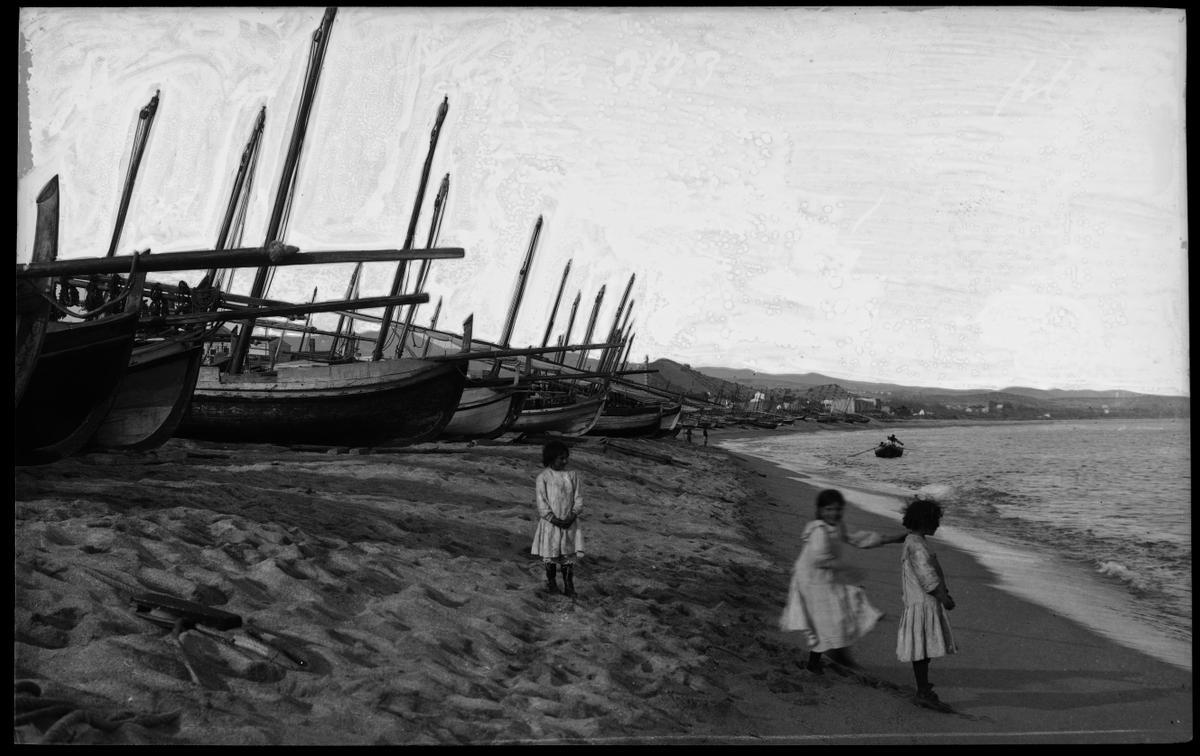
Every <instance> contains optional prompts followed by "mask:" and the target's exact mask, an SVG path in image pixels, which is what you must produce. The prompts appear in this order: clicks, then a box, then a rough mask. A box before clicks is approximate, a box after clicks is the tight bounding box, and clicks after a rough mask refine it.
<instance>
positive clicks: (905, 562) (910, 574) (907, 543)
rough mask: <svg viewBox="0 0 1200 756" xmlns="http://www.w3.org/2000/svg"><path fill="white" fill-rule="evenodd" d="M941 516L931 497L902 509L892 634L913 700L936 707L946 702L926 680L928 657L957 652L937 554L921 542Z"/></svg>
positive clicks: (949, 600)
mask: <svg viewBox="0 0 1200 756" xmlns="http://www.w3.org/2000/svg"><path fill="white" fill-rule="evenodd" d="M941 521H942V507H941V505H939V504H938V503H937V502H936V501H934V500H932V499H928V498H917V499H914V500H913V501H912V502H910V503H909V504H908V506H907V507H905V508H904V520H903V523H904V527H906V528H908V537H906V538H905V539H904V550H903V551H902V552H901V553H900V581H901V587H902V590H903V595H904V611H903V612H902V613H901V615H900V627H899V629H898V631H897V637H896V657H897V658H898V659H899V660H900V661H902V662H912V667H913V675H914V676H915V677H916V680H917V695H916V697H915V699H914V701H915V702H916V703H917V704H918V705H921V706H926V707H930V708H936V709H944V708H946V707H945V704H943V703H942V702H941V701H939V700H938V697H937V694H936V693H934V692H933V686H932V685H930V684H929V660H930V659H933V658H936V657H939V656H946V655H947V654H954V653H958V647H957V646H956V645H955V644H954V635H953V634H952V633H951V632H950V620H949V618H948V617H947V616H946V612H948V611H949V610H951V609H953V608H954V606H955V604H954V599H953V598H951V596H950V590H949V588H948V587H947V586H946V576H945V575H944V574H942V567H941V565H940V564H938V560H937V556H936V555H935V554H934V553H933V552H932V551H930V550H929V544H928V543H926V541H925V538H926V536H931V535H933V534H934V533H936V532H937V529H938V525H940V524H941Z"/></svg>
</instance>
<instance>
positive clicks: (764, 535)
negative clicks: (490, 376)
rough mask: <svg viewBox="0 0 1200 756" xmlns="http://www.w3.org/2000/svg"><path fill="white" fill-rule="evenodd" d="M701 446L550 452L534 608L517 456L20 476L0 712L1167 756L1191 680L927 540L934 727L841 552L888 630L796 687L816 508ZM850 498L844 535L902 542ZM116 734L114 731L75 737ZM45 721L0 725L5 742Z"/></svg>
mask: <svg viewBox="0 0 1200 756" xmlns="http://www.w3.org/2000/svg"><path fill="white" fill-rule="evenodd" d="M758 433H761V431H758V432H755V431H749V432H748V433H747V434H746V435H751V434H753V435H757V434H758ZM712 435H713V436H715V437H716V438H715V439H711V438H710V445H712V446H713V448H704V447H703V446H702V445H701V444H700V443H695V442H694V443H693V444H691V445H690V446H689V445H688V444H687V443H686V442H683V441H682V440H680V439H666V440H659V441H645V440H639V439H622V440H620V441H619V442H618V443H614V444H613V445H611V447H610V446H609V445H607V444H604V443H601V442H600V441H599V440H598V439H590V440H585V441H583V442H581V443H580V444H578V445H575V446H573V451H572V465H573V466H574V467H576V468H577V469H579V470H580V472H581V474H582V475H583V479H584V481H585V495H586V501H587V502H588V506H589V507H590V512H586V513H585V515H584V520H583V522H584V527H585V543H586V548H587V554H586V556H585V557H584V558H583V559H582V560H581V561H580V564H579V566H578V567H577V570H576V585H577V589H578V590H579V592H580V596H579V598H578V599H577V600H574V601H572V600H569V599H566V598H565V597H562V596H552V595H547V594H546V593H545V590H544V588H543V585H544V577H543V575H542V570H541V565H540V564H538V563H537V562H536V560H534V559H532V558H531V557H530V555H529V542H530V537H531V533H532V523H533V513H532V506H531V503H530V491H531V490H532V489H531V487H532V482H533V479H534V477H535V476H536V473H537V472H538V470H539V469H540V462H539V460H540V449H539V448H538V447H537V446H535V445H521V444H506V443H490V444H477V445H474V446H468V445H464V444H457V445H452V444H443V445H428V446H425V447H421V448H411V449H408V450H391V451H387V452H384V451H382V450H379V451H376V452H373V451H372V450H350V453H335V451H333V450H331V451H328V452H324V453H319V452H316V451H314V450H293V449H288V448H286V447H277V446H267V445H261V446H258V445H244V446H232V445H231V446H222V445H214V444H200V443H192V442H182V441H177V440H176V441H172V442H169V443H168V445H166V446H165V447H163V448H162V449H160V450H157V451H155V452H149V453H144V454H140V455H139V454H128V455H116V454H111V455H109V454H93V455H84V456H82V457H80V458H78V459H72V460H68V461H66V462H64V463H62V464H57V465H54V466H48V467H44V468H17V469H16V476H15V477H16V485H15V487H14V490H15V500H16V502H15V504H16V505H15V515H14V528H15V536H14V548H15V558H14V589H15V596H14V613H15V618H14V620H15V621H14V626H15V630H14V636H15V643H14V682H15V683H18V684H19V685H20V686H21V690H22V691H23V692H22V693H21V695H19V696H18V703H19V704H20V705H21V706H25V707H28V706H35V705H36V704H37V702H38V700H39V699H38V698H37V697H33V696H32V695H31V694H30V693H28V691H29V690H30V686H36V688H37V690H38V696H40V699H41V700H45V701H47V702H49V701H57V702H68V703H69V705H70V706H73V707H75V709H74V711H73V712H72V715H71V716H75V715H85V716H83V717H82V718H78V717H77V719H76V720H74V721H73V722H70V723H69V724H70V727H66V726H65V725H62V724H61V722H60V724H59V725H57V726H58V728H59V729H58V730H57V731H55V732H56V733H57V737H59V738H66V740H65V742H73V743H92V744H115V743H161V744H175V745H178V744H231V745H232V744H273V745H287V744H291V745H347V744H359V745H382V744H399V745H446V744H466V745H486V744H505V743H507V744H526V743H530V744H532V743H539V744H613V743H623V744H662V743H680V744H682V743H690V744H700V745H703V744H744V743H796V744H804V743H819V744H825V743H829V744H833V743H836V744H900V745H905V744H936V743H948V742H962V743H1025V742H1056V743H1066V742H1087V743H1109V742H1122V743H1132V742H1180V741H1186V740H1190V739H1191V730H1192V714H1191V701H1192V698H1191V676H1190V674H1184V673H1181V672H1180V671H1179V670H1178V669H1176V668H1174V667H1170V666H1169V665H1165V664H1161V663H1158V662H1155V661H1154V660H1152V659H1147V658H1145V657H1143V656H1141V655H1138V654H1135V653H1132V652H1128V651H1126V650H1124V649H1122V648H1120V647H1119V646H1117V645H1116V644H1114V643H1112V642H1110V641H1107V640H1106V639H1103V638H1101V637H1099V636H1095V635H1094V634H1090V633H1088V632H1087V631H1084V630H1082V629H1081V628H1080V627H1079V626H1078V625H1077V624H1075V623H1072V622H1070V621H1068V620H1066V619H1065V618H1062V617H1059V616H1057V615H1055V614H1054V613H1052V612H1047V611H1044V610H1042V609H1041V608H1040V607H1037V606H1036V605H1033V604H1030V603H1028V602H1023V601H1020V600H1017V599H1015V598H1012V597H1010V596H1008V595H1007V594H1004V593H1003V591H1001V590H999V589H997V588H993V587H991V578H992V577H993V576H992V575H991V574H990V573H989V572H988V571H987V570H986V569H984V568H983V567H981V566H980V565H979V564H978V563H976V562H975V561H974V560H972V559H971V558H970V557H969V556H968V555H966V554H963V553H959V552H956V551H955V550H953V549H949V548H948V547H947V546H945V545H944V544H942V543H940V542H935V543H934V548H935V550H936V551H937V553H938V554H939V557H940V558H941V560H942V563H943V565H944V566H945V567H946V572H947V576H948V579H949V581H950V582H951V583H952V585H953V587H954V593H955V596H956V598H957V599H958V601H959V608H958V609H957V610H956V612H955V613H954V614H953V615H952V617H951V622H952V624H953V626H954V628H955V634H956V637H957V638H958V641H959V644H960V646H961V647H962V652H961V653H960V654H958V655H956V656H952V657H948V658H947V659H942V660H936V661H935V662H934V664H933V665H932V669H931V680H932V682H933V683H934V684H935V685H937V686H938V691H939V694H940V695H941V697H942V699H943V700H945V701H947V702H948V703H950V704H951V705H953V706H956V707H957V708H958V709H959V711H960V713H959V714H955V715H947V714H942V713H938V712H932V711H928V710H924V709H919V708H917V707H915V706H914V705H913V704H912V703H911V701H910V700H909V697H910V695H911V688H912V682H911V679H910V678H911V669H909V668H908V666H907V665H901V664H899V663H898V662H896V661H895V657H894V643H895V638H894V632H895V621H896V620H895V618H896V616H898V605H899V574H898V573H899V570H898V564H897V562H898V558H899V551H898V550H897V549H898V547H884V548H880V549H875V550H868V551H858V550H854V551H853V553H852V554H850V555H849V556H850V558H851V559H852V560H853V563H854V564H855V565H856V566H858V567H861V568H863V569H864V571H865V572H866V574H867V580H866V583H865V585H866V587H867V591H868V594H869V596H870V597H871V600H872V603H874V604H875V605H876V606H877V607H878V608H880V609H881V610H883V611H885V612H887V614H888V616H887V617H885V619H884V620H882V621H881V622H880V624H879V625H878V626H877V627H876V628H875V630H874V631H873V632H872V633H870V634H868V636H867V637H866V638H864V639H863V641H862V642H861V643H860V644H859V646H858V648H857V649H856V651H857V653H856V657H857V659H858V660H859V663H860V664H862V665H863V667H864V670H863V672H862V673H861V674H860V675H858V676H855V677H846V678H843V677H839V676H838V675H836V674H826V675H825V676H823V677H814V676H812V675H811V674H809V673H807V672H805V671H804V669H803V661H804V656H803V649H800V648H799V647H798V645H797V639H796V637H795V636H794V634H787V633H782V632H780V631H779V630H778V629H777V628H778V626H777V621H778V616H779V613H780V612H781V611H782V608H783V601H784V598H785V591H786V588H787V582H788V579H789V573H790V569H791V564H792V561H793V560H794V559H795V556H796V554H795V553H794V545H795V543H796V540H797V536H798V534H799V531H800V529H801V528H802V527H803V525H804V524H805V523H806V522H807V521H808V520H809V519H811V516H812V507H811V499H812V496H813V495H814V493H815V489H814V488H813V487H812V485H811V484H809V483H805V482H804V480H803V479H800V480H797V479H796V478H797V476H796V474H795V473H794V472H792V471H789V470H786V469H784V468H782V467H777V466H775V465H771V464H770V463H768V462H765V461H763V460H759V459H757V458H753V457H747V456H745V455H739V454H736V453H733V452H730V451H728V450H724V449H721V448H719V447H716V446H715V443H714V441H719V440H723V439H724V438H729V437H731V436H732V435H733V434H726V433H725V432H724V431H723V430H718V431H716V432H715V433H714V434H712ZM630 450H632V453H630ZM639 451H640V452H642V456H638V452H639ZM431 452H432V453H431ZM647 453H648V454H650V455H651V456H649V457H647V456H646V454H647ZM655 457H657V458H658V459H655ZM664 458H665V460H667V462H666V463H664V461H663V459H664ZM847 498H848V499H849V500H850V501H849V503H850V507H849V508H848V510H847V521H848V524H850V525H851V526H853V527H859V528H870V529H880V530H883V531H884V532H893V530H894V529H897V528H898V527H899V526H898V518H894V519H895V521H890V520H889V519H888V518H886V517H881V516H879V515H875V514H872V513H870V512H867V511H864V510H862V509H861V508H859V507H857V506H855V502H854V496H853V495H851V496H848V497H847ZM935 541H936V539H935ZM130 591H133V592H136V591H156V592H162V593H169V594H172V595H177V596H180V597H185V598H189V597H190V598H193V599H197V600H200V599H202V600H203V603H205V604H208V605H211V606H217V607H220V608H222V609H225V610H227V611H232V612H235V613H237V614H239V615H241V616H244V617H245V618H246V619H247V621H248V622H251V623H252V624H253V625H254V626H255V627H260V628H265V629H267V630H269V631H271V630H273V631H276V632H279V633H283V634H285V635H286V636H287V638H288V639H289V640H290V641H291V642H293V643H294V644H295V645H296V646H297V647H298V648H300V649H302V650H303V651H305V652H306V653H308V654H310V661H311V663H310V664H309V666H308V667H307V668H306V669H303V670H296V669H290V670H288V669H279V668H278V667H275V666H272V665H271V664H267V663H265V662H261V661H260V662H256V663H252V664H249V666H247V660H246V657H245V656H244V655H242V656H239V655H238V654H237V653H235V652H234V651H231V650H229V649H227V648H225V647H223V646H221V645H220V644H217V643H215V642H213V641H211V640H209V639H207V638H203V637H198V636H196V634H195V633H190V632H184V633H182V634H181V635H179V636H178V638H177V640H176V642H173V641H172V638H171V634H170V633H169V632H167V633H165V634H164V632H163V630H162V629H161V628H155V627H152V626H148V623H146V622H145V621H144V620H140V619H138V618H137V617H135V616H132V615H131V613H130V612H129V611H128V610H127V608H126V606H125V602H126V596H127V594H128V592H130ZM189 662H190V664H191V666H190V667H189V666H187V664H188V663H189ZM192 670H195V671H197V672H198V673H199V678H200V679H199V680H194V679H192V677H191V675H190V674H189V673H190V672H191V671H192ZM60 705H61V704H60ZM118 712H136V713H138V717H137V721H135V722H134V721H131V722H130V723H128V724H125V725H123V726H119V727H116V728H115V729H111V730H105V729H103V728H97V727H89V726H88V723H89V722H91V721H105V720H104V718H106V717H107V721H110V722H111V721H112V718H113V717H114V716H115V714H116V713H118ZM60 713H61V712H60ZM171 716H174V717H175V718H174V719H171V718H170V717H171ZM91 717H97V718H100V719H99V720H93V719H91ZM48 721H49V722H50V724H53V720H52V719H51V720H48ZM122 721H125V720H122ZM39 724H41V725H42V727H38V726H35V725H39ZM135 725H136V726H135ZM45 726H48V725H45V723H40V722H26V723H25V724H21V725H20V726H18V723H17V722H16V721H14V742H32V741H34V740H37V739H39V738H45V737H46V736H47V735H48V734H50V731H47V730H46V729H44V727H45Z"/></svg>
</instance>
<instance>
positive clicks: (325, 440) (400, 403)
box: [177, 358, 466, 446]
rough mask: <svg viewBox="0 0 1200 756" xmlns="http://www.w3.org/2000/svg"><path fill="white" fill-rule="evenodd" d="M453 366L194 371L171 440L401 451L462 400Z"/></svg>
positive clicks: (441, 423)
mask: <svg viewBox="0 0 1200 756" xmlns="http://www.w3.org/2000/svg"><path fill="white" fill-rule="evenodd" d="M465 381H466V373H465V372H464V368H463V366H462V365H461V364H460V363H456V362H434V361H431V360H421V359H407V358H405V359H391V360H378V361H374V362H352V363H344V364H332V365H304V366H281V367H280V368H279V370H278V371H277V372H276V373H274V374H256V373H245V374H241V375H226V374H223V373H220V372H219V371H218V370H217V368H215V367H208V366H205V367H202V368H201V369H200V376H199V378H198V380H197V381H196V390H195V392H194V393H193V394H192V401H191V403H190V404H189V406H188V410H187V413H186V414H185V415H184V419H183V422H182V423H181V424H180V426H179V430H178V432H177V435H180V436H184V437H187V438H198V439H205V440H211V441H233V442H253V443H275V444H321V445H329V446H384V445H386V446H405V445H408V444H415V443H422V442H425V441H431V440H433V439H434V438H436V437H437V436H438V435H439V434H440V433H441V432H442V431H443V429H445V427H446V425H447V424H448V423H449V422H450V419H451V418H452V417H453V416H454V412H455V411H456V410H457V408H458V402H459V399H460V398H461V397H462V392H463V386H464V383H465Z"/></svg>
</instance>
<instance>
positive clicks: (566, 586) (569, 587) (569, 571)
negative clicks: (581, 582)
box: [563, 564, 575, 596]
mask: <svg viewBox="0 0 1200 756" xmlns="http://www.w3.org/2000/svg"><path fill="white" fill-rule="evenodd" d="M563 594H564V595H567V596H574V595H575V565H573V564H564V565H563Z"/></svg>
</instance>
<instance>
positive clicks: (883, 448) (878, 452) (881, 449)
mask: <svg viewBox="0 0 1200 756" xmlns="http://www.w3.org/2000/svg"><path fill="white" fill-rule="evenodd" d="M903 454H904V447H902V446H898V445H897V444H893V443H883V442H880V444H879V446H876V447H875V456H876V457H883V458H884V459H892V458H894V457H899V456H902V455H903Z"/></svg>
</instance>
